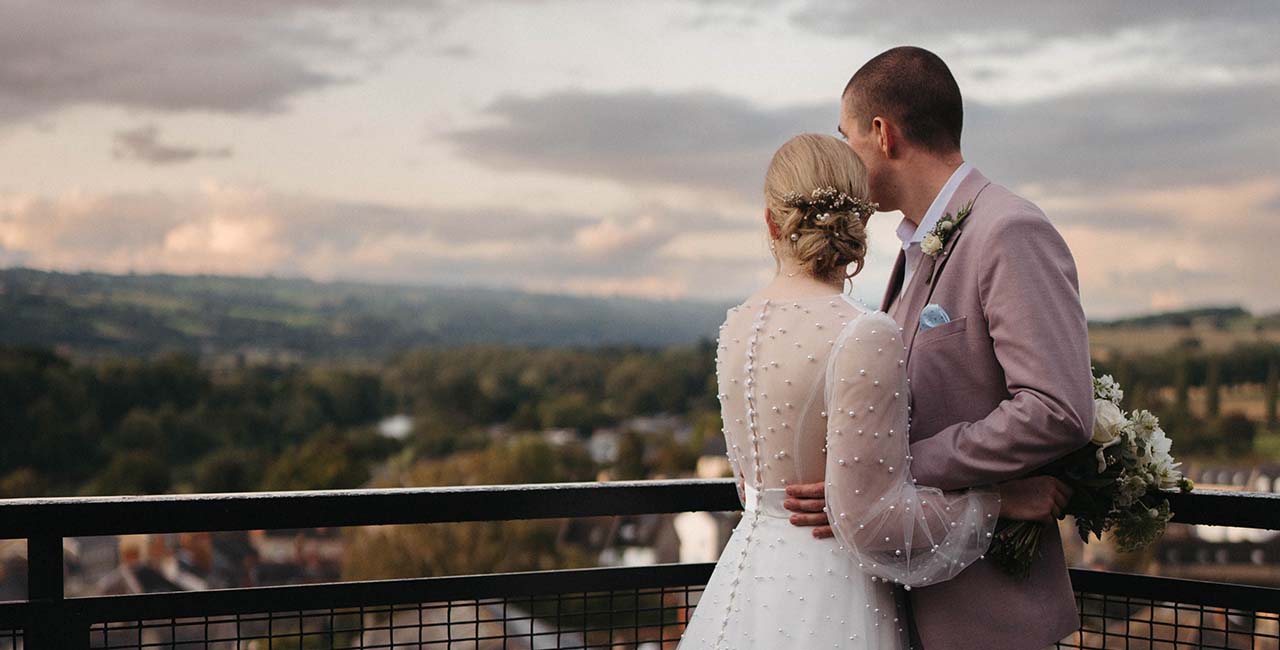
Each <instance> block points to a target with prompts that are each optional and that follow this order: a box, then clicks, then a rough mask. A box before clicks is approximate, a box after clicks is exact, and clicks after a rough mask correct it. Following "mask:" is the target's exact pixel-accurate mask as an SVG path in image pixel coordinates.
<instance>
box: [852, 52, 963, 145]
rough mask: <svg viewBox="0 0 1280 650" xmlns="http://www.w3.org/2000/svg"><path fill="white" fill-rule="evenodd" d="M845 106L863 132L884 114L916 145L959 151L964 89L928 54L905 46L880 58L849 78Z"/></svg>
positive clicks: (944, 65)
mask: <svg viewBox="0 0 1280 650" xmlns="http://www.w3.org/2000/svg"><path fill="white" fill-rule="evenodd" d="M844 101H845V102H846V104H847V105H848V108H849V114H850V115H852V116H853V117H854V118H856V119H857V120H858V121H859V123H860V124H859V125H858V128H859V129H861V130H863V131H865V130H866V129H867V128H870V120H871V119H872V118H873V117H875V116H877V115H882V116H884V117H887V118H889V119H891V120H893V121H894V122H895V123H896V124H897V125H898V127H899V128H900V129H902V134H903V136H904V137H905V138H906V139H907V140H909V141H910V142H912V143H914V144H916V145H918V146H921V147H924V148H925V149H928V150H930V151H933V152H937V153H949V152H952V151H956V150H959V149H960V129H961V127H962V126H963V125H964V105H963V103H962V102H961V100H960V86H959V85H958V84H956V79H955V77H953V76H951V70H950V69H949V68H947V64H946V63H944V62H943V61H942V59H941V58H939V57H938V55H937V54H934V53H933V52H930V51H929V50H926V49H923V48H919V47H911V46H902V47H895V48H893V49H891V50H888V51H886V52H883V53H881V54H879V55H877V56H876V57H875V58H873V59H871V60H870V61H867V63H866V64H865V65H863V66H862V67H861V68H859V69H858V71H857V72H855V73H854V74H853V77H852V78H850V79H849V83H848V85H846V86H845V87H844Z"/></svg>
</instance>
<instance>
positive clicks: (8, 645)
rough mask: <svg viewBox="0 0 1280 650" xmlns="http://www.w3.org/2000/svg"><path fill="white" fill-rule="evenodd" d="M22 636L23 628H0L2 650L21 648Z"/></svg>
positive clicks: (0, 646) (0, 649)
mask: <svg viewBox="0 0 1280 650" xmlns="http://www.w3.org/2000/svg"><path fill="white" fill-rule="evenodd" d="M22 636H23V632H22V629H21V628H0V650H19V649H20V648H22Z"/></svg>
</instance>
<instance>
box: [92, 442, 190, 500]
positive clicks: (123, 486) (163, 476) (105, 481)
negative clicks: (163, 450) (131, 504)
mask: <svg viewBox="0 0 1280 650" xmlns="http://www.w3.org/2000/svg"><path fill="white" fill-rule="evenodd" d="M169 480H170V477H169V465H168V464H167V463H165V462H164V459H163V458H161V457H160V456H159V455H157V454H156V453H154V452H152V451H147V450H142V449H134V450H130V451H125V452H121V453H119V454H116V455H115V456H114V457H113V458H112V459H111V462H110V463H109V464H108V465H107V467H106V468H105V469H103V470H102V472H101V473H99V474H98V476H97V477H95V478H94V480H93V483H92V484H90V486H89V491H90V493H91V494H94V495H116V494H164V493H166V492H168V491H169Z"/></svg>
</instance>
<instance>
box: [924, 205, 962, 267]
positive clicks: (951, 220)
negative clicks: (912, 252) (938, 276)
mask: <svg viewBox="0 0 1280 650" xmlns="http://www.w3.org/2000/svg"><path fill="white" fill-rule="evenodd" d="M970 212H973V201H969V202H968V203H966V204H964V206H963V207H961V208H960V210H959V211H958V212H956V213H955V214H954V215H952V214H951V213H950V212H948V213H946V214H944V215H942V218H941V219H938V223H936V224H934V226H933V230H930V231H929V233H928V234H926V235H925V236H924V239H923V240H922V241H921V242H920V252H922V253H924V254H925V255H928V256H929V257H937V256H938V253H941V252H942V248H943V247H944V246H946V245H947V240H949V239H951V236H952V235H954V234H955V232H956V229H957V228H958V227H959V226H960V222H962V221H964V220H965V218H966V217H968V216H969V213H970Z"/></svg>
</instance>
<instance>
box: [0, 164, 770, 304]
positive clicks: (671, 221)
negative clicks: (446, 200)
mask: <svg viewBox="0 0 1280 650" xmlns="http://www.w3.org/2000/svg"><path fill="white" fill-rule="evenodd" d="M727 223H729V220H727V219H724V218H706V217H705V216H704V218H703V219H702V221H701V222H700V223H690V220H689V218H688V216H687V215H685V214H682V213H679V212H673V211H663V210H661V209H659V208H652V209H648V210H645V211H643V212H639V213H636V214H632V215H626V214H617V215H609V216H594V215H587V214H557V213H545V212H535V211H520V210H510V209H503V210H488V209H467V210H451V209H443V208H434V207H429V206H428V207H402V206H391V205H383V204H375V203H358V202H344V201H333V200H327V199H319V198H314V197H306V196H297V195H290V194H282V193H278V192H272V191H268V190H265V189H262V188H253V187H241V186H231V185H218V184H210V185H206V186H204V187H201V188H199V189H197V190H194V191H191V192H185V193H174V194H167V193H159V192H153V193H104V194H92V193H83V192H75V193H68V194H65V195H61V196H55V197H41V196H35V195H30V194H7V195H6V194H0V261H4V262H6V263H9V264H23V265H27V266H33V267H37V268H54V269H59V270H66V271H77V270H97V271H106V272H116V273H125V272H166V273H218V274H232V275H263V274H273V275H280V276H306V277H311V278H315V279H321V280H328V279H353V280H366V281H373V282H393V283H432V284H448V285H479V286H494V287H504V286H505V287H522V288H526V289H534V290H541V291H559V292H570V293H589V294H613V293H616V294H624V295H636V296H647V297H664V298H670V297H681V296H690V295H693V296H699V297H701V296H707V295H714V297H717V298H720V297H723V296H725V295H736V294H738V293H745V292H746V291H748V290H749V288H750V287H751V286H752V285H753V284H754V283H755V281H756V280H757V278H755V277H754V276H752V274H751V272H750V270H751V269H754V268H756V267H758V266H759V258H758V257H757V258H755V259H728V260H724V259H715V258H705V259H697V258H693V257H683V258H681V257H671V256H669V255H665V254H663V253H662V252H661V251H662V250H663V249H664V246H665V245H666V244H667V243H668V242H671V241H673V240H675V239H677V238H678V237H682V236H685V235H687V234H689V233H695V234H696V233H711V232H724V229H725V228H726V225H725V224H727ZM758 249H759V250H761V251H762V250H763V245H762V244H761V245H760V246H759V247H758ZM710 282H717V283H719V284H709V283H710ZM707 286H712V287H715V288H718V289H723V291H715V292H707V291H705V289H706V287H707Z"/></svg>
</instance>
